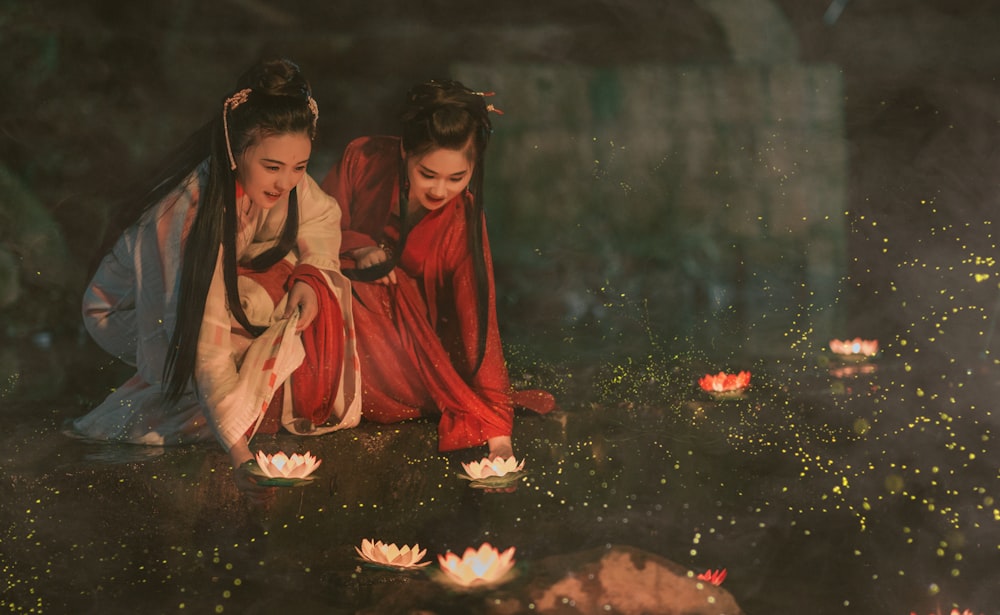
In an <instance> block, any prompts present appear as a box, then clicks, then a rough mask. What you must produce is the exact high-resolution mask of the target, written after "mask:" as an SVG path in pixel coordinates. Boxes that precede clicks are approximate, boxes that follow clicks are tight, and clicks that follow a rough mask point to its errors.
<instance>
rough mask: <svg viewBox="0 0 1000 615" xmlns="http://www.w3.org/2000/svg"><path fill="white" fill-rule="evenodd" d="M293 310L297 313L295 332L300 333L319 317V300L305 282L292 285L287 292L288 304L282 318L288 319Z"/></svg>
mask: <svg viewBox="0 0 1000 615" xmlns="http://www.w3.org/2000/svg"><path fill="white" fill-rule="evenodd" d="M295 310H298V312H299V324H298V325H296V327H295V330H296V331H302V330H303V329H305V328H306V327H308V326H309V324H310V323H311V322H312V321H313V319H315V318H316V316H318V315H319V299H318V298H317V297H316V291H314V290H313V289H312V287H311V286H309V285H308V284H306V283H305V282H296V283H295V284H292V290H290V291H288V304H287V307H285V313H284V314H283V315H282V318H288V317H290V316H291V315H292V313H293V312H294V311H295Z"/></svg>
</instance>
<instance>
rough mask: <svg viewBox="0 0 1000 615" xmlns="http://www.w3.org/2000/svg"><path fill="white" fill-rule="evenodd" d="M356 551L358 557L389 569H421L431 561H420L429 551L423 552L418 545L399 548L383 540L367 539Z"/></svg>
mask: <svg viewBox="0 0 1000 615" xmlns="http://www.w3.org/2000/svg"><path fill="white" fill-rule="evenodd" d="M354 550H355V551H357V552H358V555H360V556H361V558H362V559H364V560H365V561H367V562H370V563H372V564H375V565H376V566H386V567H388V568H421V567H423V566H427V565H428V564H430V562H429V561H428V562H421V561H420V560H422V559H423V558H424V555H426V554H427V549H423V550H421V548H420V545H416V544H415V545H413V547H408V546H406V545H403V546H402V547H397V546H396V543H392V544H388V545H387V544H385V543H384V542H382V541H381V540H377V541H375V542H372V541H371V540H368V539H367V538H365V539H364V540H362V541H361V548H360V549H359V548H357V547H354Z"/></svg>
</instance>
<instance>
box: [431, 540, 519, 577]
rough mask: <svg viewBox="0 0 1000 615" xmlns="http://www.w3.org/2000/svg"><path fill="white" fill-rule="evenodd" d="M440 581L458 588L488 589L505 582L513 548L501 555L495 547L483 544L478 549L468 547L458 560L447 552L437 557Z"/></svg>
mask: <svg viewBox="0 0 1000 615" xmlns="http://www.w3.org/2000/svg"><path fill="white" fill-rule="evenodd" d="M438 563H440V564H441V571H442V572H443V573H444V575H442V580H443V581H444V582H446V583H449V584H452V585H457V586H459V587H488V586H491V585H496V584H499V583H502V582H503V581H505V580H506V578H507V575H508V574H510V572H511V570H512V569H513V567H514V547H510V548H509V549H507V550H506V551H504V552H503V553H501V552H500V551H499V550H498V549H497V548H496V547H494V546H493V545H491V544H490V543H488V542H484V543H483V544H482V545H481V546H480V547H479V549H473V548H472V547H469V548H468V549H466V550H465V553H464V554H463V555H462V557H461V558H459V557H458V556H457V555H455V554H454V553H452V552H451V551H449V552H448V553H447V554H446V555H438Z"/></svg>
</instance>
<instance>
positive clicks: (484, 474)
mask: <svg viewBox="0 0 1000 615" xmlns="http://www.w3.org/2000/svg"><path fill="white" fill-rule="evenodd" d="M462 467H463V468H465V473H466V474H468V476H469V478H470V479H472V480H479V479H482V478H489V477H491V476H504V475H506V474H511V473H514V472H520V471H521V470H523V469H524V459H522V460H521V461H520V463H519V462H518V461H517V459H516V458H515V457H508V458H506V459H504V458H502V457H496V458H494V459H490V458H489V457H483V458H482V459H481V460H480V461H470V462H469V463H464V462H463V463H462Z"/></svg>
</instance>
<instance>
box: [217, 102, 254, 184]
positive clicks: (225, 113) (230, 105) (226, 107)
mask: <svg viewBox="0 0 1000 615" xmlns="http://www.w3.org/2000/svg"><path fill="white" fill-rule="evenodd" d="M251 91H252V90H251V89H250V88H243V89H242V90H240V91H239V92H236V93H235V94H233V95H232V96H230V97H229V98H227V99H226V102H224V103H222V130H223V132H225V133H226V153H228V154H229V169H230V170H231V171H235V170H236V158H234V157H233V146H232V144H231V143H230V142H229V112H230V111H232V110H233V109H235V108H236V107H239V106H240V105H242V104H243V103H245V102H246V101H247V98H248V97H249V96H250V92H251Z"/></svg>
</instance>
